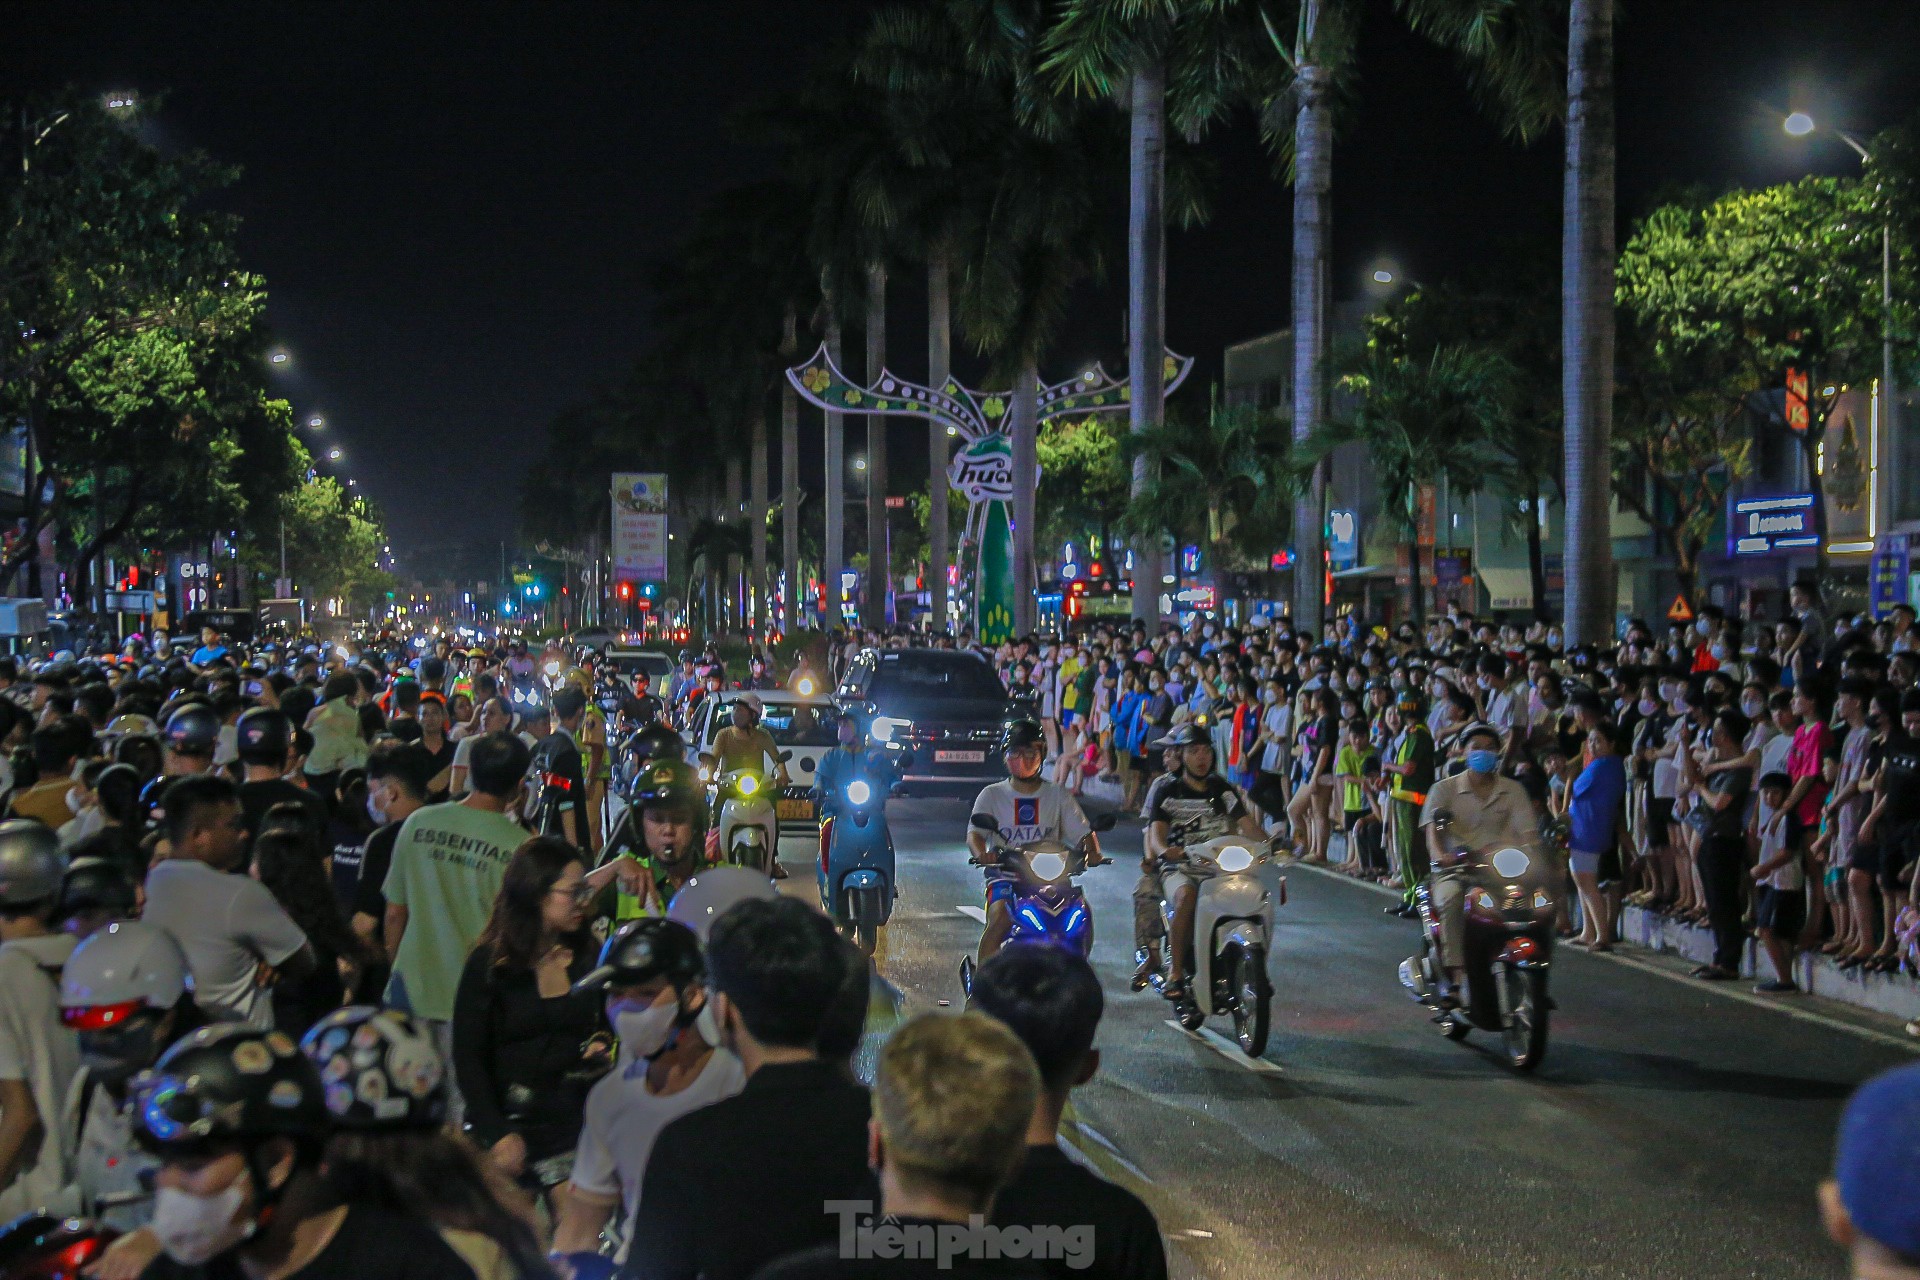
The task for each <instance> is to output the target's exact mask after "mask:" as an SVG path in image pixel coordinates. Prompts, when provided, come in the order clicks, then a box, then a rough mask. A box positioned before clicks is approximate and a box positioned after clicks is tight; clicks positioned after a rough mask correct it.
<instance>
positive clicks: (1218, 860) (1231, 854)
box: [1213, 844, 1253, 871]
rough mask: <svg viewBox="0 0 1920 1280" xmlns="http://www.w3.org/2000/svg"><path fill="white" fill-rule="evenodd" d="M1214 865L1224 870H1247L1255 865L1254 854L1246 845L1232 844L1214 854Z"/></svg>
mask: <svg viewBox="0 0 1920 1280" xmlns="http://www.w3.org/2000/svg"><path fill="white" fill-rule="evenodd" d="M1213 865H1215V866H1216V867H1219V868H1220V869H1221V870H1222V871H1245V870H1246V869H1247V868H1248V867H1250V866H1252V865H1253V854H1252V852H1251V851H1250V850H1248V849H1247V847H1246V846H1245V845H1238V844H1230V845H1228V846H1227V847H1226V848H1224V849H1222V850H1220V852H1218V853H1216V854H1215V855H1214V856H1213Z"/></svg>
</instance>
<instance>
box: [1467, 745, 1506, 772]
mask: <svg viewBox="0 0 1920 1280" xmlns="http://www.w3.org/2000/svg"><path fill="white" fill-rule="evenodd" d="M1499 763H1500V753H1499V752H1497V751H1488V750H1486V749H1485V748H1481V749H1478V750H1474V751H1469V752H1467V768H1469V769H1471V770H1473V772H1475V773H1492V772H1493V771H1494V768H1495V767H1496V766H1497V765H1499Z"/></svg>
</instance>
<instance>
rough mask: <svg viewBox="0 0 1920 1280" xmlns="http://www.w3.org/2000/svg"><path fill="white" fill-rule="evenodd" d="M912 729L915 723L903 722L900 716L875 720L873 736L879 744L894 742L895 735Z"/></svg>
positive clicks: (878, 717) (879, 717)
mask: <svg viewBox="0 0 1920 1280" xmlns="http://www.w3.org/2000/svg"><path fill="white" fill-rule="evenodd" d="M911 728H913V721H911V720H903V719H901V718H900V717H899V716H875V717H874V718H873V736H874V740H875V741H877V742H892V741H893V735H894V734H896V733H900V732H902V731H904V730H907V729H911Z"/></svg>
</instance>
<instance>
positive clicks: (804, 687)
mask: <svg viewBox="0 0 1920 1280" xmlns="http://www.w3.org/2000/svg"><path fill="white" fill-rule="evenodd" d="M793 691H794V692H795V693H797V694H799V695H800V696H801V697H803V698H810V697H812V696H813V692H814V684H813V677H811V676H801V677H800V679H799V680H797V681H795V682H794V686H793Z"/></svg>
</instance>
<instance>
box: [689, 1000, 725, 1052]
mask: <svg viewBox="0 0 1920 1280" xmlns="http://www.w3.org/2000/svg"><path fill="white" fill-rule="evenodd" d="M693 1029H694V1030H695V1031H698V1032H699V1033H700V1038H701V1039H702V1040H705V1041H706V1042H707V1043H708V1044H710V1045H712V1046H714V1047H715V1048H716V1049H717V1048H719V1047H720V1036H721V1034H722V1032H721V1028H720V1016H719V1015H718V1014H716V1013H715V1012H714V1011H713V997H712V996H708V997H707V998H706V1000H705V1001H704V1002H703V1003H702V1004H701V1006H700V1012H699V1013H697V1014H695V1015H694V1016H693Z"/></svg>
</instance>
